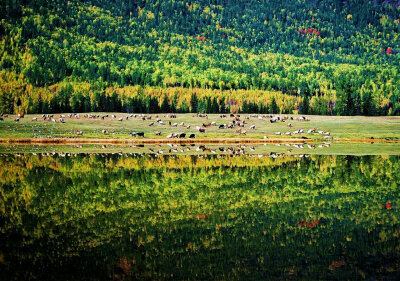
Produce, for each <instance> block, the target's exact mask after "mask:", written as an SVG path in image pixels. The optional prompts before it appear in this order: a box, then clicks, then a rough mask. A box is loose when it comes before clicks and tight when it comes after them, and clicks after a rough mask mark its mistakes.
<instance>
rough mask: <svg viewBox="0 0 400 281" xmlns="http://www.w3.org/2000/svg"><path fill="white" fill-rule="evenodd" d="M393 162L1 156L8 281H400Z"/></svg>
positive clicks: (0, 208) (399, 208) (1, 224)
mask: <svg viewBox="0 0 400 281" xmlns="http://www.w3.org/2000/svg"><path fill="white" fill-rule="evenodd" d="M399 160H400V156H398V155H375V156H371V155H369V156H368V155H367V156H354V155H352V156H350V155H309V154H305V155H303V154H302V155H285V154H272V153H269V154H266V155H257V154H255V155H239V156H235V157H232V156H230V155H226V154H223V155H221V154H217V155H200V156H199V155H179V156H178V155H142V154H140V155H139V154H128V153H126V154H125V153H113V154H111V153H91V154H88V153H79V154H69V153H67V154H64V153H63V154H61V153H51V154H49V153H40V152H38V153H34V154H32V153H20V154H17V153H3V154H1V155H0V183H1V190H0V277H1V278H0V279H1V280H299V279H300V280H343V279H351V280H364V279H368V280H378V279H379V280H398V278H399V277H400V263H399V260H400V199H399V198H400V197H399V195H400V187H399V183H400V161H399Z"/></svg>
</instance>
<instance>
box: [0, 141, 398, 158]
mask: <svg viewBox="0 0 400 281" xmlns="http://www.w3.org/2000/svg"><path fill="white" fill-rule="evenodd" d="M321 144H322V143H313V144H310V145H312V147H314V148H312V149H310V148H309V147H308V145H307V144H305V145H303V147H304V148H302V149H300V148H296V147H295V146H294V145H293V144H266V145H262V144H245V146H246V148H245V153H246V154H251V155H259V154H261V155H269V154H270V153H271V152H275V153H281V154H282V153H284V154H286V155H296V154H311V155H314V154H315V155H400V144H391V143H374V144H371V143H338V142H333V143H331V145H330V146H323V147H321ZM196 147H198V144H196V145H193V146H192V145H183V146H182V145H179V144H177V145H176V146H175V145H174V146H168V145H166V144H162V145H144V146H143V147H140V146H136V145H119V144H74V145H65V144H60V145H54V144H53V145H18V144H10V145H1V144H0V153H49V152H50V153H51V152H57V153H140V154H142V153H143V154H154V153H157V152H158V151H160V150H161V151H162V153H163V154H174V155H199V154H201V155H203V154H213V153H211V152H202V151H196ZM206 147H207V148H210V149H211V150H213V151H215V152H216V153H217V154H227V155H228V154H229V153H228V152H221V151H220V150H219V148H228V147H235V148H237V147H239V145H238V144H219V145H215V144H214V145H213V144H206ZM253 148H254V150H253Z"/></svg>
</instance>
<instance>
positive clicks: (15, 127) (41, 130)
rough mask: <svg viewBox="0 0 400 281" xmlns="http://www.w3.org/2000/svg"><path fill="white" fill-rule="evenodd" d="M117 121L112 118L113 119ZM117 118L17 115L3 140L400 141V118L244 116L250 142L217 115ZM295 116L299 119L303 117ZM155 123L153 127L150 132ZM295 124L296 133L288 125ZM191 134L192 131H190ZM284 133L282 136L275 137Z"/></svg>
mask: <svg viewBox="0 0 400 281" xmlns="http://www.w3.org/2000/svg"><path fill="white" fill-rule="evenodd" d="M95 114H96V115H100V116H102V115H104V114H105V113H95ZM108 114H109V115H110V116H111V113H108ZM114 114H115V115H116V116H117V117H116V118H115V119H112V118H111V117H108V118H106V119H105V120H102V119H100V118H97V119H91V118H85V117H83V115H84V114H80V115H81V117H80V118H68V117H67V118H65V123H60V122H52V121H48V120H46V121H43V119H42V117H41V116H40V115H25V117H24V118H21V119H20V121H19V122H15V121H14V119H15V118H16V116H15V115H13V116H11V115H10V116H9V117H7V118H5V119H4V121H0V138H107V139H126V138H131V136H130V135H129V132H131V131H138V132H144V133H145V138H166V136H167V135H168V134H170V133H183V132H184V133H187V134H190V133H195V134H196V138H210V139H212V138H239V137H246V138H263V137H264V136H267V137H268V138H299V137H300V135H293V134H292V136H287V135H285V133H286V132H293V131H295V130H299V129H303V130H304V131H305V134H303V135H302V136H306V137H309V138H317V139H320V138H323V136H322V135H320V134H313V135H308V134H307V130H308V129H310V128H316V130H317V131H319V130H321V131H324V132H326V131H329V132H330V134H331V136H333V137H334V138H338V139H339V140H351V139H370V138H371V137H373V138H375V139H385V138H388V139H399V138H400V117H362V116H354V117H340V116H308V118H309V119H310V121H298V120H286V122H280V121H278V122H277V123H270V121H269V118H263V119H262V120H259V119H258V118H257V117H250V118H249V119H246V117H248V114H241V116H240V120H241V121H242V120H245V122H246V124H245V127H244V128H243V129H245V130H246V131H247V134H246V136H244V135H239V134H238V133H237V132H236V130H237V129H238V128H239V127H235V128H233V129H219V128H218V125H220V124H229V122H230V121H232V120H233V118H232V117H229V115H227V117H226V118H220V117H219V115H217V114H210V115H208V117H207V118H205V117H196V115H194V114H177V118H174V119H171V118H167V117H165V116H166V114H159V115H158V116H159V118H161V119H162V120H163V121H164V122H165V123H166V124H165V125H160V124H159V123H157V122H155V119H156V118H155V115H154V114H149V115H146V116H151V117H152V119H151V120H145V121H143V120H141V118H139V117H136V118H129V119H128V120H125V119H124V120H123V121H118V119H119V118H121V117H126V116H128V115H129V114H126V113H114ZM59 116H60V114H54V119H56V120H57V121H58V117H59ZM289 116H293V117H294V119H296V118H297V117H299V116H296V115H289ZM33 117H37V118H38V121H32V118H33ZM169 121H171V122H172V123H177V124H178V126H177V127H173V126H170V125H169V124H168V122H169ZM151 122H154V125H153V126H151V127H150V126H149V124H150V123H151ZM181 122H184V124H185V125H184V126H179V124H180V123H181ZM207 122H216V125H214V126H210V127H207V128H205V130H206V132H205V133H199V132H197V130H196V126H202V124H203V123H207ZM289 123H291V124H292V127H291V128H289V127H288V126H287V125H288V124H289ZM188 125H190V126H191V128H190V129H187V127H186V126H188ZM251 125H255V126H256V128H255V129H254V130H251V129H250V126H251ZM78 130H81V131H83V136H77V135H76V133H75V132H76V131H78ZM102 130H108V131H109V133H108V134H103V133H102ZM156 131H160V132H161V133H162V134H161V136H156V135H155V132H156ZM276 132H281V133H282V135H281V136H278V135H276V134H275V133H276Z"/></svg>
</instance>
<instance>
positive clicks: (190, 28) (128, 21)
mask: <svg viewBox="0 0 400 281" xmlns="http://www.w3.org/2000/svg"><path fill="white" fill-rule="evenodd" d="M0 14H1V15H5V17H3V18H2V20H1V27H0V36H1V43H0V69H1V71H2V73H1V77H0V79H1V81H0V82H1V85H2V87H1V89H0V98H1V101H2V102H1V103H2V104H3V105H5V104H7V105H8V106H2V105H1V104H0V111H7V110H9V109H7V108H9V107H10V105H12V108H13V111H18V110H23V111H41V110H42V109H39V108H38V107H37V106H36V107H35V105H34V103H35V100H36V99H35V98H34V97H35V95H34V94H32V93H31V92H32V91H33V90H31V88H34V89H36V88H42V89H43V88H46V89H47V90H48V86H51V85H61V86H60V87H57V86H56V87H53V90H50V92H51V93H50V94H43V96H50V97H46V101H47V102H48V103H49V107H50V109H49V110H50V111H51V109H52V106H51V105H50V103H51V99H53V98H56V97H57V96H59V95H58V91H59V89H61V88H63V87H64V86H65V84H66V83H67V84H68V85H69V84H72V86H71V87H72V88H73V90H71V91H70V92H69V96H68V98H69V100H68V101H66V102H64V104H66V105H68V106H69V108H68V106H64V108H62V107H63V105H62V103H61V102H58V101H55V103H58V104H59V106H58V107H61V108H58V110H63V109H64V110H67V109H72V107H73V106H72V105H71V103H72V100H73V96H74V95H75V96H76V97H75V100H76V99H77V97H79V96H78V94H77V93H76V89H77V88H79V86H77V85H78V84H79V85H80V84H81V83H90V84H91V85H93V87H94V88H95V89H92V91H99V93H100V94H99V95H105V93H106V92H107V91H106V90H105V89H106V88H110V87H115V86H117V87H126V86H129V85H141V86H150V87H155V88H158V89H159V88H163V89H166V88H170V87H183V88H203V89H219V90H221V91H228V92H229V91H230V90H239V89H244V90H249V89H254V90H263V91H270V92H280V93H283V94H288V95H294V96H296V97H297V100H298V102H297V103H296V104H295V105H294V106H293V108H292V110H300V111H302V112H303V113H308V111H312V113H315V114H327V113H328V111H329V112H330V113H332V112H333V113H334V114H344V115H354V114H364V115H386V114H396V115H399V114H400V105H399V100H400V90H399V86H398V85H399V84H400V75H399V66H400V64H399V59H400V40H399V31H400V26H399V20H400V9H399V8H398V3H397V1H364V0H348V1H342V0H325V1H305V0H289V1H281V0H279V1H278V0H271V1H261V0H258V1H249V0H247V1H245V0H236V1H226V0H225V1H223V0H220V1H209V0H198V1H180V0H176V1H157V0H149V1H133V0H129V1H126V0H125V1H122V0H115V1H101V0H93V1H67V2H66V1H57V0H53V1H21V0H6V1H2V3H1V4H0ZM28 85H31V86H29V87H28ZM27 88H28V89H27ZM64 88H65V87H64ZM54 89H55V90H54ZM27 91H28V92H29V93H28V94H27V93H26V92H27ZM155 91H156V92H157V90H155ZM18 93H19V94H18ZM83 95H86V93H83ZM132 95H133V96H135V97H136V96H137V95H138V94H137V93H132ZM26 96H31V97H32V98H31V100H30V101H29V98H27V97H26ZM36 96H37V95H36ZM154 96H155V97H156V98H157V100H158V103H159V105H161V103H162V101H163V99H165V98H164V95H157V94H156V93H155V94H154ZM209 96H211V97H213V95H212V94H210V95H209ZM219 96H221V97H222V96H226V97H227V94H221V95H219ZM167 97H168V99H169V102H171V103H172V102H174V101H173V97H172V96H170V95H167ZM79 99H80V98H79ZM87 99H90V103H94V101H93V98H92V97H89V96H87ZM117 99H118V98H117ZM178 99H179V98H178ZM119 100H120V102H121V103H124V101H123V100H122V98H119ZM186 100H187V99H186ZM230 100H232V98H230ZM218 101H219V102H220V97H218ZM225 102H226V103H227V105H230V104H228V103H229V100H228V98H226V99H225ZM248 102H253V100H252V99H251V97H250V98H249V99H248ZM257 102H259V101H257ZM269 102H270V99H269ZM97 103H99V102H97ZM242 103H243V101H242V100H241V101H239V105H240V109H241V110H242V109H243V108H242V105H243V104H242ZM321 103H322V105H321ZM187 104H188V105H189V104H190V100H189V101H188V102H187ZM301 105H303V106H301ZM317 107H318V108H320V109H318V110H316V108H317ZM121 108H122V106H121ZM176 108H179V104H178V105H176ZM94 109H96V107H94ZM203 109H206V106H204V108H203ZM281 109H282V108H281ZM328 109H330V110H328ZM332 109H333V110H332ZM258 110H259V107H258Z"/></svg>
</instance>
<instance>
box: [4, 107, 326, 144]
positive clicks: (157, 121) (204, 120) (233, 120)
mask: <svg viewBox="0 0 400 281" xmlns="http://www.w3.org/2000/svg"><path fill="white" fill-rule="evenodd" d="M7 117H8V115H7V114H1V116H0V118H1V119H0V121H1V120H4V119H5V118H7ZM192 117H195V118H196V119H194V120H197V119H200V120H199V124H198V125H196V124H193V121H192V122H191V123H192V124H186V123H185V122H186V120H185V121H181V122H174V121H173V120H175V119H176V118H177V115H176V114H166V115H163V116H161V115H160V114H156V115H148V114H124V115H123V116H121V115H119V116H117V115H116V114H77V113H70V114H42V115H41V117H33V118H32V122H38V121H49V122H54V123H66V122H67V120H68V119H90V120H103V121H104V120H108V121H112V120H115V121H118V122H126V121H129V120H139V121H140V120H141V121H144V122H145V121H148V123H144V124H143V125H141V127H142V128H145V126H148V127H154V128H157V129H159V130H156V131H154V133H150V135H151V134H154V135H155V136H161V137H162V136H165V138H167V139H173V138H177V139H184V138H189V139H194V138H195V137H196V135H195V134H194V133H193V131H194V130H195V131H196V132H198V133H199V134H204V133H206V132H209V131H210V132H212V133H215V134H218V131H224V130H228V131H229V129H232V130H230V131H229V133H236V134H237V135H239V136H241V135H244V136H245V135H247V134H248V132H249V131H255V132H257V131H258V130H262V127H264V126H274V125H272V124H273V123H278V122H287V126H286V127H287V128H288V130H286V131H276V132H275V133H274V134H275V136H286V137H290V136H295V135H296V136H299V137H301V138H303V139H308V137H307V136H311V135H314V134H317V135H320V136H321V137H323V138H325V139H333V137H332V136H331V133H330V132H329V131H322V130H317V128H310V129H304V128H298V129H296V130H294V129H293V122H295V121H298V122H307V121H310V119H309V118H308V117H306V116H288V115H270V114H268V115H267V114H264V115H259V114H249V115H240V114H219V115H218V117H219V120H220V121H218V119H217V121H218V122H217V121H212V122H209V121H208V118H209V116H208V115H207V114H203V113H199V114H196V115H193V116H192ZM22 118H24V115H23V114H18V116H17V117H16V118H15V119H14V121H15V122H19V121H20V119H22ZM214 118H215V117H214ZM252 119H253V120H254V119H257V120H259V121H261V122H262V121H263V120H265V121H267V122H266V123H261V124H260V123H259V124H257V125H256V124H254V123H253V124H251V123H252ZM214 120H215V119H214ZM108 125H109V124H102V123H101V122H100V123H99V126H108ZM298 125H299V124H297V126H298ZM260 127H261V129H258V128H260ZM164 128H165V129H164ZM167 128H169V129H167ZM264 128H265V127H264ZM174 129H176V132H171V130H172V131H173V130H174ZM257 129H258V130H257ZM185 130H191V131H189V132H187V131H186V132H185ZM99 131H100V130H99ZM145 131H146V130H145ZM163 131H164V133H163ZM101 132H102V134H103V135H108V134H110V132H111V133H112V134H114V133H115V131H114V130H111V129H101ZM128 133H129V135H130V136H131V137H134V138H144V137H145V132H144V131H129V132H128ZM271 133H273V132H271ZM83 134H84V132H83V131H82V130H75V135H76V136H83ZM146 134H147V133H146ZM266 138H268V137H267V136H264V139H266Z"/></svg>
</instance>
